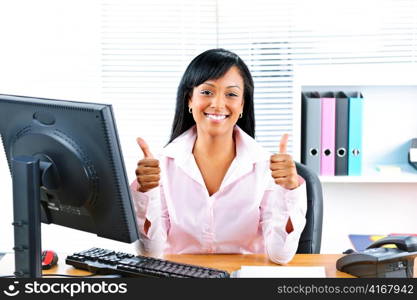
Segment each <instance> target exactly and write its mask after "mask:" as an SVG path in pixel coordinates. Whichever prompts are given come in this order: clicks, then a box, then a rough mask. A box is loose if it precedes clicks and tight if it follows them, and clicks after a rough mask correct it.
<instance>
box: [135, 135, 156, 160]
mask: <svg viewBox="0 0 417 300" xmlns="http://www.w3.org/2000/svg"><path fill="white" fill-rule="evenodd" d="M136 142H137V143H138V145H139V147H140V149H142V152H143V156H144V157H145V158H153V155H152V153H151V151H150V150H149V146H148V144H147V143H146V142H145V140H144V139H143V138H140V137H138V138H137V139H136Z"/></svg>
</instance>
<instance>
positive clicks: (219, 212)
mask: <svg viewBox="0 0 417 300" xmlns="http://www.w3.org/2000/svg"><path fill="white" fill-rule="evenodd" d="M234 134H235V141H236V157H235V158H234V160H233V162H232V164H231V165H230V167H229V169H228V171H227V173H226V175H225V177H224V179H223V182H222V183H221V186H220V188H219V190H218V191H217V192H216V193H214V194H213V195H211V196H209V194H208V191H207V188H206V186H205V183H204V180H203V177H202V175H201V173H200V170H199V168H198V166H197V164H196V162H195V160H194V156H193V154H192V149H193V146H194V143H195V140H196V128H195V126H194V127H192V128H190V129H189V130H187V131H186V132H184V133H183V134H182V135H181V136H179V137H177V138H176V139H175V140H174V141H173V142H171V143H170V144H169V145H168V146H166V147H165V148H164V149H163V151H162V155H161V157H159V164H160V168H161V180H160V186H159V187H157V188H154V189H152V190H150V191H148V192H146V193H141V192H138V191H137V188H138V183H137V181H136V180H135V181H134V182H133V183H132V185H131V191H132V195H133V199H134V201H135V205H136V216H137V222H138V227H139V250H140V252H141V253H142V254H144V255H150V256H157V257H160V256H162V254H168V253H169V254H185V253H189V254H191V253H241V254H251V253H267V255H268V256H269V258H270V259H271V260H272V261H274V262H277V263H282V264H284V263H287V262H289V261H290V260H291V259H292V258H293V256H294V254H295V252H296V250H297V247H298V241H299V238H300V235H301V232H302V231H303V229H304V225H305V222H306V221H305V214H306V210H307V200H306V187H305V183H304V180H302V178H301V177H299V178H300V183H301V185H300V186H299V187H298V188H296V189H294V190H286V189H284V188H282V187H281V186H279V185H277V184H275V182H274V180H273V178H272V176H271V171H270V169H269V163H270V156H271V155H270V154H269V153H268V152H267V151H266V150H264V149H263V148H262V147H261V146H260V145H258V144H257V142H256V141H255V140H254V139H253V138H251V137H250V136H249V135H247V134H246V133H245V132H244V131H243V130H241V129H240V128H239V127H238V126H235V130H234ZM288 218H291V222H292V224H293V228H294V230H293V231H292V232H291V233H289V234H288V233H287V232H286V230H285V227H286V224H287V221H288ZM145 219H148V220H149V221H150V222H151V226H150V227H149V230H148V232H147V234H145V231H144V223H145Z"/></svg>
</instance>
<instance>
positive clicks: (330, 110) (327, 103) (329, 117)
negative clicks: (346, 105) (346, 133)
mask: <svg viewBox="0 0 417 300" xmlns="http://www.w3.org/2000/svg"><path fill="white" fill-rule="evenodd" d="M320 100H321V157H320V175H326V176H333V175H334V170H335V156H334V155H335V153H334V151H335V150H334V147H335V132H336V99H335V98H334V96H333V95H332V94H331V95H328V96H327V95H324V97H322V98H321V99H320Z"/></svg>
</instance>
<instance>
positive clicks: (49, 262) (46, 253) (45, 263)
mask: <svg viewBox="0 0 417 300" xmlns="http://www.w3.org/2000/svg"><path fill="white" fill-rule="evenodd" d="M57 263H58V255H57V254H56V253H55V252H54V251H52V250H43V251H42V270H48V269H50V268H52V267H53V266H55V265H56V264H57Z"/></svg>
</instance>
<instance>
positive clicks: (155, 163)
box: [136, 138, 161, 193]
mask: <svg viewBox="0 0 417 300" xmlns="http://www.w3.org/2000/svg"><path fill="white" fill-rule="evenodd" d="M136 142H137V143H138V145H139V147H140V149H142V152H143V156H144V158H143V159H141V160H140V161H139V162H138V167H137V168H136V180H137V181H138V184H139V188H138V191H139V192H142V193H146V192H147V191H149V190H151V189H153V188H156V187H157V186H158V185H159V180H160V176H159V174H160V172H161V169H160V168H159V160H157V159H155V158H154V156H153V155H152V153H151V151H150V150H149V146H148V144H147V143H146V142H145V140H144V139H142V138H137V139H136Z"/></svg>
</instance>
